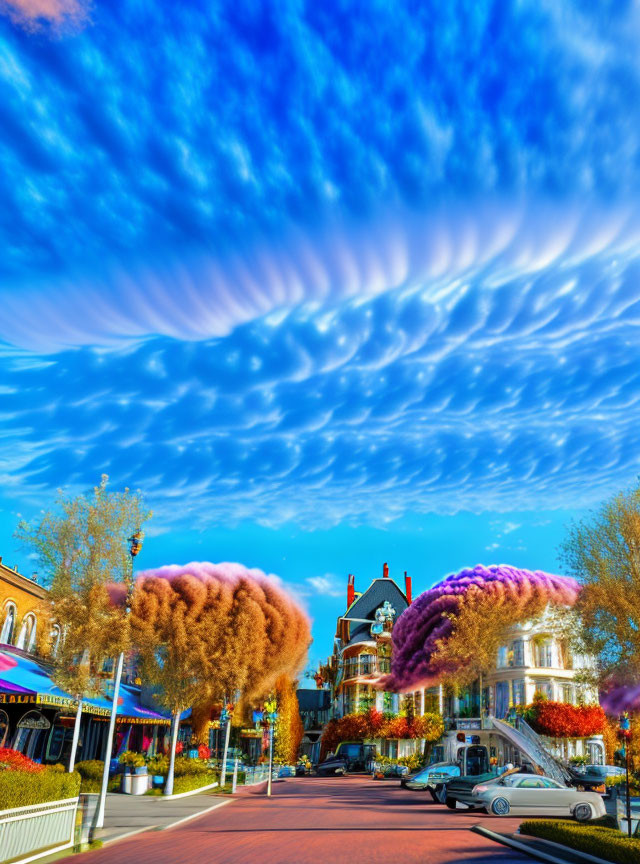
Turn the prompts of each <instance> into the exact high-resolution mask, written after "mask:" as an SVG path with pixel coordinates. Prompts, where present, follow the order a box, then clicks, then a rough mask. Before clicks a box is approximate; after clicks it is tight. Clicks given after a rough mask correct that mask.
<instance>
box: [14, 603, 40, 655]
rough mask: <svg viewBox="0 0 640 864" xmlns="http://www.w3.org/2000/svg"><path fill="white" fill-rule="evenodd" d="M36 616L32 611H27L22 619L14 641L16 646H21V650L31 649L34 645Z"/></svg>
mask: <svg viewBox="0 0 640 864" xmlns="http://www.w3.org/2000/svg"><path fill="white" fill-rule="evenodd" d="M36 624H37V622H36V616H35V615H34V614H33V612H29V613H28V614H27V615H25V616H24V618H23V620H22V627H21V628H20V635H19V636H18V641H17V642H16V647H17V648H22V649H23V651H33V649H34V648H35V646H36Z"/></svg>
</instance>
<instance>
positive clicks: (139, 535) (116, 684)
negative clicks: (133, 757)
mask: <svg viewBox="0 0 640 864" xmlns="http://www.w3.org/2000/svg"><path fill="white" fill-rule="evenodd" d="M143 540H144V532H143V531H141V530H140V528H138V529H137V531H134V532H133V534H132V536H131V537H129V539H128V540H127V542H128V544H129V555H130V556H131V571H130V573H129V576H128V579H127V595H126V600H125V604H126V606H125V609H126V613H127V614H129V612H130V611H131V601H132V597H133V559H134V558H135V557H136V555H137V554H138V553H139V552H140V550H141V549H142V542H143ZM123 666H124V651H121V652H120V654H119V656H118V662H117V664H116V674H115V678H114V681H113V699H112V702H111V716H110V717H109V731H108V732H107V743H106V746H105V753H104V767H103V769H102V785H101V787H100V797H99V798H98V807H97V812H96V821H95V825H94V828H102V827H104V809H105V804H106V801H107V786H108V785H109V768H110V767H111V751H112V749H113V735H114V733H115V729H116V714H117V712H118V699H119V698H120V679H121V678H122V669H123Z"/></svg>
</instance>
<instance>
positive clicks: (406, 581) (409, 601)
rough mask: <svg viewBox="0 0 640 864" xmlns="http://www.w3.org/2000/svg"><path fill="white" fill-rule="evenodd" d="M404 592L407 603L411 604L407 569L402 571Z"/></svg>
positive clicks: (409, 579) (409, 577) (409, 580)
mask: <svg viewBox="0 0 640 864" xmlns="http://www.w3.org/2000/svg"><path fill="white" fill-rule="evenodd" d="M404 593H405V594H406V597H407V603H408V604H409V606H411V576H407V571H406V570H405V571H404Z"/></svg>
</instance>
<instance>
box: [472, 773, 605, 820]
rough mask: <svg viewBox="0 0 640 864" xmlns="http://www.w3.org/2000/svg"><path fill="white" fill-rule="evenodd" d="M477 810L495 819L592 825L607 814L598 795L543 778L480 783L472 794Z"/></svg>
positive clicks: (519, 776) (515, 776) (515, 777)
mask: <svg viewBox="0 0 640 864" xmlns="http://www.w3.org/2000/svg"><path fill="white" fill-rule="evenodd" d="M471 798H472V801H473V806H475V807H476V808H483V809H485V810H486V811H487V812H488V813H492V814H493V815H494V816H508V815H509V814H511V813H512V814H513V815H517V816H525V815H526V816H559V817H564V816H573V817H574V818H575V819H576V820H577V821H578V822H589V821H590V820H591V819H598V818H599V817H600V816H604V815H605V814H606V810H605V806H604V802H603V800H602V798H601V796H600V795H598V794H597V793H595V792H581V791H580V790H579V789H574V788H573V787H571V786H563V785H562V783H558V782H557V781H556V780H552V779H551V777H541V776H540V775H539V774H510V775H508V776H506V777H505V776H503V777H498V778H495V779H494V780H489V781H486V782H481V783H478V784H477V785H476V786H474V787H473V789H472V790H471Z"/></svg>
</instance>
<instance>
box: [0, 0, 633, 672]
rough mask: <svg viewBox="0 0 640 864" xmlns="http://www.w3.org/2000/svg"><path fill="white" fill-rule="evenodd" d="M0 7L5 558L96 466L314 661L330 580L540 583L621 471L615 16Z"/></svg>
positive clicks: (623, 209)
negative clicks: (58, 496) (285, 586)
mask: <svg viewBox="0 0 640 864" xmlns="http://www.w3.org/2000/svg"><path fill="white" fill-rule="evenodd" d="M45 7H46V9H48V10H49V12H48V14H49V19H51V20H49V19H48V18H46V16H40V17H38V11H39V10H43V9H45ZM0 10H2V11H0V128H1V129H2V130H3V131H2V136H1V139H0V201H1V202H2V204H1V206H0V250H1V252H2V254H1V255H0V488H1V489H2V493H1V497H0V507H1V510H0V542H1V543H2V550H1V552H0V554H4V556H5V560H7V559H9V560H11V559H12V558H15V560H16V563H20V564H21V566H22V567H23V569H24V570H25V571H27V572H28V571H29V562H28V560H27V559H26V557H25V555H24V553H23V552H21V551H20V550H16V549H15V546H14V543H13V540H12V539H11V534H12V531H13V528H14V526H15V521H16V514H17V513H18V512H20V513H22V514H23V515H25V516H30V515H33V514H34V513H37V511H38V509H39V508H40V507H42V506H43V505H47V504H48V503H49V502H50V500H51V498H52V496H53V494H54V492H55V489H57V488H58V487H60V486H65V487H68V488H70V489H75V488H77V489H82V488H85V487H86V486H88V485H91V484H92V483H94V482H95V481H96V480H97V479H98V478H99V476H100V474H101V473H102V472H106V473H108V474H109V475H110V477H111V478H112V482H113V484H114V485H116V486H121V485H125V484H126V485H129V486H132V487H136V488H137V487H139V488H141V489H142V490H144V492H145V494H146V495H147V497H148V500H149V502H150V504H151V506H152V507H153V509H154V511H155V514H156V515H155V519H154V530H153V532H152V535H150V537H149V540H148V544H147V546H146V547H145V551H144V555H145V559H146V560H145V562H144V563H145V566H155V565H159V564H163V563H170V562H173V561H185V560H188V559H192V558H206V559H211V560H221V559H224V558H227V559H237V560H240V561H242V562H243V563H246V564H248V565H251V566H260V567H263V568H264V569H265V570H269V571H272V572H275V573H278V574H279V575H280V576H282V578H284V579H285V580H286V581H287V582H288V583H289V584H291V585H292V586H295V588H294V590H296V591H298V593H299V594H300V595H301V596H303V597H305V598H306V600H305V602H307V603H308V604H309V606H310V607H311V608H312V611H313V614H314V616H315V618H316V624H315V625H314V633H315V635H316V639H317V644H316V646H314V652H315V653H316V656H319V655H322V654H325V653H327V652H328V651H329V650H330V648H331V635H332V633H331V631H332V627H333V622H334V619H335V616H336V614H337V613H338V612H339V611H340V609H341V604H342V597H341V595H340V596H338V592H339V591H340V592H342V588H343V586H344V582H345V579H346V573H347V572H348V571H353V572H355V573H356V578H357V580H358V583H359V584H360V583H361V581H362V580H364V581H365V582H366V581H367V580H368V579H369V578H370V577H371V576H373V575H377V574H378V573H379V571H380V568H381V566H382V562H383V561H385V560H388V561H389V563H390V565H391V570H392V573H396V574H397V573H401V572H402V571H403V570H405V569H407V570H409V571H410V572H411V573H412V575H413V578H414V584H415V585H416V586H417V587H418V588H425V587H427V586H428V585H429V584H431V583H432V582H433V581H435V580H436V579H438V578H439V577H441V576H442V575H444V574H446V573H447V572H449V571H451V570H454V569H457V568H459V567H461V566H464V565H473V564H476V563H479V562H484V563H492V562H495V561H499V562H508V563H513V564H516V565H521V566H527V567H533V568H535V567H542V568H547V569H554V568H555V567H557V561H556V554H555V550H556V547H557V544H558V542H559V540H560V539H561V536H562V526H563V525H564V524H565V523H566V521H567V520H568V519H569V518H571V516H572V515H575V514H577V513H580V512H582V511H583V510H584V508H588V507H591V506H594V505H595V504H597V502H598V501H600V500H601V499H602V498H603V497H604V496H606V495H608V494H610V493H611V492H613V491H615V490H617V489H619V488H621V487H624V486H627V485H629V484H630V483H633V482H634V481H635V479H636V477H637V475H638V463H639V461H640V446H639V445H640V423H639V422H638V421H639V419H640V418H639V416H638V415H639V413H640V412H639V411H638V407H637V406H638V399H639V397H640V364H639V362H638V361H639V360H640V347H639V345H640V343H639V340H638V326H639V324H640V279H639V278H638V277H639V273H640V255H639V252H640V245H639V241H640V205H639V204H638V201H639V200H640V198H639V196H638V193H639V192H640V188H639V187H640V159H639V155H640V148H639V143H640V142H639V136H640V122H639V120H640V117H639V116H638V113H639V110H640V109H639V106H640V98H639V97H640V69H639V62H638V59H637V42H638V37H639V36H640V9H639V7H638V5H637V4H636V3H631V2H628V3H625V2H618V3H601V4H597V7H596V4H589V3H584V2H573V3H569V2H561V0H554V2H547V3H545V2H539V0H538V2H520V3H502V2H495V3H488V2H468V3H465V2H459V3H447V4H443V3H435V2H434V3H420V4H417V3H409V2H405V3H402V2H394V3H388V4H387V3H367V4H362V3H355V2H353V3H347V2H340V3H323V4H318V3H301V2H290V3H286V2H279V3H255V2H247V3H243V2H238V0H235V2H233V3H230V2H224V3H211V2H207V3H198V2H186V3H183V4H150V3H146V2H127V0H123V2H119V3H117V4H116V3H106V2H105V3H98V2H95V3H94V4H93V5H92V6H87V7H83V5H82V4H81V3H80V2H78V0H76V2H70V0H55V2H52V3H50V4H44V5H42V4H39V3H38V2H35V0H11V2H5V3H4V4H1V5H0ZM34 10H35V12H34ZM3 13H4V14H3ZM512 526H516V527H512ZM318 646H321V647H318Z"/></svg>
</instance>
